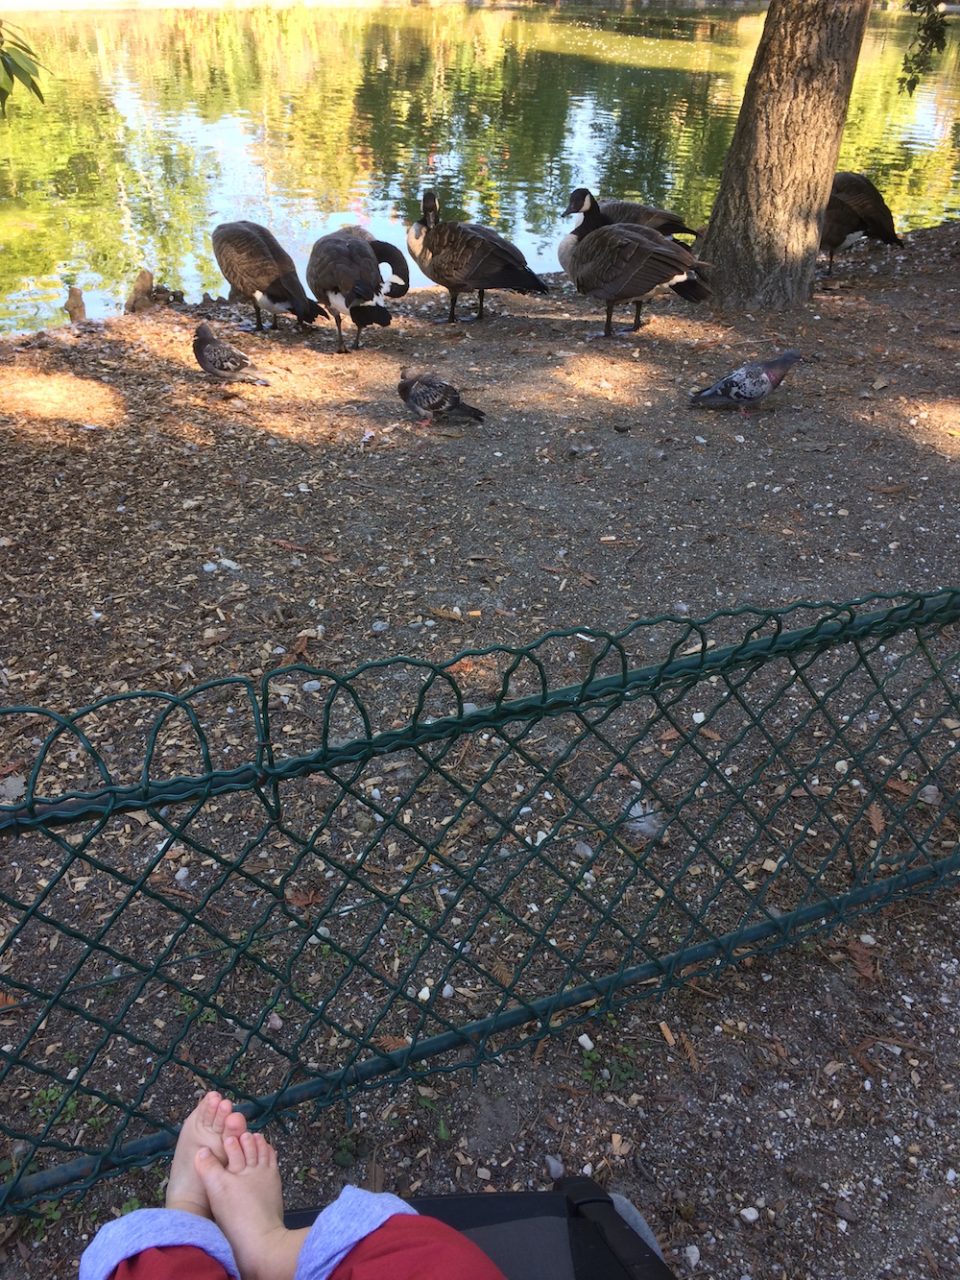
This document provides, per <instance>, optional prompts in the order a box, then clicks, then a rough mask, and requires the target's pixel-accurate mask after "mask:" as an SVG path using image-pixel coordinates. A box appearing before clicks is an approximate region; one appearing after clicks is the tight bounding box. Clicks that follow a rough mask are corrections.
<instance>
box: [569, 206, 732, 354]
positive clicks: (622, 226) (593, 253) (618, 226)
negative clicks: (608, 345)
mask: <svg viewBox="0 0 960 1280" xmlns="http://www.w3.org/2000/svg"><path fill="white" fill-rule="evenodd" d="M572 213H575V214H579V215H580V216H579V218H578V220H577V224H576V225H575V226H574V228H573V230H572V231H571V232H569V233H568V234H567V235H565V236H564V237H563V239H562V240H561V241H560V244H559V246H558V248H557V256H558V257H559V259H560V265H561V266H562V267H563V269H564V271H566V273H567V275H569V276H570V278H571V280H572V281H573V283H574V284H575V285H576V286H577V292H578V293H583V294H586V295H587V296H588V297H590V298H598V299H599V300H600V301H601V302H604V303H605V304H606V308H607V320H606V325H605V326H604V331H603V336H604V337H605V338H609V337H610V336H611V335H612V333H613V308H614V307H615V306H616V304H617V303H618V302H632V303H633V304H634V306H635V308H636V310H635V312H634V322H633V329H632V331H633V332H636V330H637V329H639V328H640V313H641V309H642V306H643V299H644V298H645V297H646V296H647V294H648V293H650V292H651V290H653V289H655V288H656V287H657V285H658V284H666V285H669V286H670V288H671V289H673V291H674V293H678V294H679V295H680V297H681V298H687V299H688V300H689V301H690V302H702V301H703V299H704V298H709V297H710V289H709V288H708V287H707V285H706V283H705V282H704V280H703V279H701V276H702V274H703V273H704V272H705V271H706V269H707V264H706V263H704V262H700V261H699V260H698V259H697V258H695V257H694V255H693V254H692V253H691V252H690V250H689V249H687V248H685V247H684V246H683V245H682V244H678V243H677V242H676V241H675V240H670V239H668V238H667V237H666V236H664V235H661V233H660V232H659V231H654V230H653V229H652V228H651V227H643V226H639V225H637V224H635V223H629V222H613V223H611V222H608V221H607V219H606V218H605V216H604V215H603V213H602V212H601V211H600V209H599V207H598V205H597V201H596V200H595V199H594V197H593V196H592V195H591V194H590V192H589V191H588V190H587V189H586V187H578V188H577V190H576V191H574V192H573V193H572V194H571V196H570V201H569V203H568V204H567V207H566V209H565V210H564V217H568V216H569V215H570V214H572Z"/></svg>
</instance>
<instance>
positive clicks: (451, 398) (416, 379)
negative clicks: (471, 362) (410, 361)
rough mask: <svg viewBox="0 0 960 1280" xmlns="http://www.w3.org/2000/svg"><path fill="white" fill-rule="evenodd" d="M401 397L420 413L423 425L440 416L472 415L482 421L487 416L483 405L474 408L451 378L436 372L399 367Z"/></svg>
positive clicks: (465, 416)
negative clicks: (453, 385)
mask: <svg viewBox="0 0 960 1280" xmlns="http://www.w3.org/2000/svg"><path fill="white" fill-rule="evenodd" d="M397 393H398V394H399V396H400V399H401V400H402V401H403V403H404V404H405V405H406V406H407V408H408V409H409V410H411V412H412V413H417V414H419V415H420V425H421V426H423V427H425V426H428V425H429V424H430V423H431V422H434V421H436V419H437V418H443V417H447V416H449V417H451V418H473V420H474V421H475V422H482V421H483V420H484V418H485V417H486V416H487V415H486V414H485V413H484V412H483V410H482V409H475V408H474V407H473V405H472V404H465V403H464V402H463V401H462V400H461V399H460V392H459V391H458V390H457V388H456V387H452V386H451V385H450V383H449V382H444V380H443V379H442V378H438V377H437V375H436V374H435V373H413V374H410V373H408V371H407V370H406V369H401V370H400V382H399V385H398V386H397Z"/></svg>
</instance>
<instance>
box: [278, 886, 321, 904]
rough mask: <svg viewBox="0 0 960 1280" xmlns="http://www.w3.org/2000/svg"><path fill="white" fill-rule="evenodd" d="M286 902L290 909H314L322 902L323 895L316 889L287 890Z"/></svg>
mask: <svg viewBox="0 0 960 1280" xmlns="http://www.w3.org/2000/svg"><path fill="white" fill-rule="evenodd" d="M286 900H287V902H289V903H290V905H291V907H315V906H316V905H317V903H318V902H322V901H323V895H322V894H321V893H318V892H317V890H316V889H288V890H287V892H286Z"/></svg>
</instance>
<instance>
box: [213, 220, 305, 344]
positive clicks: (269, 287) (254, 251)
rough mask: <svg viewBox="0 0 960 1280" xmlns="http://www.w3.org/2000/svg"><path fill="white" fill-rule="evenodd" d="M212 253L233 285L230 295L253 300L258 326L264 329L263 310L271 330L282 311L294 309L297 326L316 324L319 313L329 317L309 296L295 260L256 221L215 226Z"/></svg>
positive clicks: (225, 276)
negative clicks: (266, 312)
mask: <svg viewBox="0 0 960 1280" xmlns="http://www.w3.org/2000/svg"><path fill="white" fill-rule="evenodd" d="M213 252H214V256H215V257H216V259H217V265H218V266H219V267H220V270H221V271H222V272H223V275H224V278H225V279H226V280H227V282H228V283H229V284H230V286H231V289H230V296H231V298H233V297H240V298H245V299H248V300H249V301H250V302H252V303H253V311H254V314H255V316H256V317H257V326H256V327H257V328H258V329H262V328H263V318H262V316H261V314H260V312H261V309H262V310H264V311H269V312H271V314H272V316H273V320H272V322H271V325H270V327H271V328H272V329H276V327H277V315H278V314H279V312H281V311H292V312H293V314H294V315H295V316H296V317H297V327H298V328H303V326H304V325H305V324H313V322H314V320H316V319H317V317H318V316H324V317H325V318H326V319H328V320H329V318H330V316H329V313H328V312H326V311H325V310H324V309H323V307H321V306H318V304H317V303H316V302H314V300H313V299H312V298H308V297H307V295H306V292H305V291H304V288H303V285H302V284H301V283H300V277H299V276H298V275H297V269H296V267H295V266H294V265H293V259H292V258H291V257H290V255H289V253H287V251H286V250H285V249H283V248H281V246H280V245H279V243H278V242H277V238H276V236H275V235H274V234H273V232H272V231H268V230H267V228H266V227H261V226H260V225H259V223H256V222H221V223H220V225H219V226H218V227H214V229H213Z"/></svg>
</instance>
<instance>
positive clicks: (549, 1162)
mask: <svg viewBox="0 0 960 1280" xmlns="http://www.w3.org/2000/svg"><path fill="white" fill-rule="evenodd" d="M544 1164H545V1165H546V1166H547V1176H548V1177H550V1178H552V1179H553V1181H554V1182H556V1181H557V1179H558V1178H562V1177H563V1174H564V1167H563V1161H562V1160H561V1159H560V1157H559V1156H547V1157H546V1158H545V1160H544Z"/></svg>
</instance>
